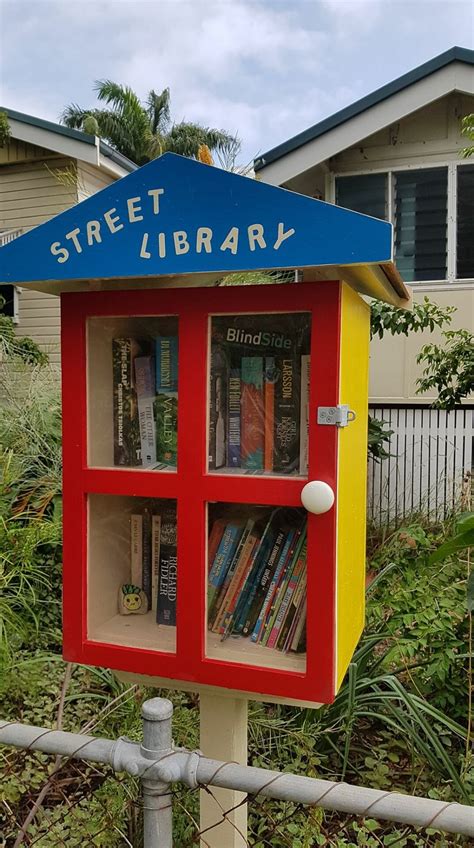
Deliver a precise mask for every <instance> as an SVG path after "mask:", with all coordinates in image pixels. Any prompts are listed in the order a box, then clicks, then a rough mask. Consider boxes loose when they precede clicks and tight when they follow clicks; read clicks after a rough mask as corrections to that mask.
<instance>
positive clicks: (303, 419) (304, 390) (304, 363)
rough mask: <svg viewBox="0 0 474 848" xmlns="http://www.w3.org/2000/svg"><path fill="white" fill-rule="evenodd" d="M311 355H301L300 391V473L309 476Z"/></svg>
mask: <svg viewBox="0 0 474 848" xmlns="http://www.w3.org/2000/svg"><path fill="white" fill-rule="evenodd" d="M310 367H311V357H310V356H309V354H303V356H302V357H301V393H300V474H301V476H302V477H307V476H308V439H309V379H310Z"/></svg>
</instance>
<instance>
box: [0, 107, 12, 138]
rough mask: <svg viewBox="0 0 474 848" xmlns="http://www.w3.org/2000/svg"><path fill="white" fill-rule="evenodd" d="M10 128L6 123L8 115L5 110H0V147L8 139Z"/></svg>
mask: <svg viewBox="0 0 474 848" xmlns="http://www.w3.org/2000/svg"><path fill="white" fill-rule="evenodd" d="M10 137H11V130H10V124H9V123H8V115H7V113H6V112H3V111H2V112H0V147H5V145H6V144H7V142H8V141H9V140H10Z"/></svg>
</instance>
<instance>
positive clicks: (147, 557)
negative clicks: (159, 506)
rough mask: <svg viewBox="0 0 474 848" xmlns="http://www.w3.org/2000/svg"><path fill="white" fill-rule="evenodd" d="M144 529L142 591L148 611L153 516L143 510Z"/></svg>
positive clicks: (148, 511) (149, 607)
mask: <svg viewBox="0 0 474 848" xmlns="http://www.w3.org/2000/svg"><path fill="white" fill-rule="evenodd" d="M142 529H143V532H142V552H143V555H142V589H143V591H144V592H145V595H146V596H147V599H148V609H151V603H152V598H151V515H150V510H149V509H144V510H143V517H142Z"/></svg>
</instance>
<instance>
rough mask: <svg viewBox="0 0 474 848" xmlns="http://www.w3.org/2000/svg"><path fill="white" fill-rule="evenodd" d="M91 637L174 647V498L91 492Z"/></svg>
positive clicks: (161, 648) (139, 645) (166, 648)
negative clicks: (164, 498) (165, 498)
mask: <svg viewBox="0 0 474 848" xmlns="http://www.w3.org/2000/svg"><path fill="white" fill-rule="evenodd" d="M88 505H89V526H88V565H87V572H88V579H87V586H88V598H87V612H88V615H87V621H88V624H87V631H88V638H89V639H93V640H94V641H97V642H107V643H111V644H114V645H131V646H133V647H136V648H149V649H152V650H156V651H168V652H173V653H174V652H175V651H176V596H177V592H176V587H177V545H176V540H177V533H176V501H174V500H163V499H159V498H137V497H126V496H121V495H89V498H88Z"/></svg>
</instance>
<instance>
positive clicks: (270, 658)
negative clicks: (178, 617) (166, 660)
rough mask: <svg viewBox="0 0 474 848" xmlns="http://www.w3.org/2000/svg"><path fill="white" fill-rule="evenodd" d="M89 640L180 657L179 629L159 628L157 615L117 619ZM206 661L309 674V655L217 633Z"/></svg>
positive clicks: (208, 637)
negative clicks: (178, 644)
mask: <svg viewBox="0 0 474 848" xmlns="http://www.w3.org/2000/svg"><path fill="white" fill-rule="evenodd" d="M88 638H89V639H90V640H91V641H93V642H102V643H105V644H111V645H123V646H124V647H128V648H145V649H147V650H152V651H160V652H164V653H171V654H174V653H176V627H168V626H166V625H163V624H157V623H156V619H155V613H154V612H149V613H147V614H146V615H114V616H113V618H110V619H109V620H108V621H105V622H104V623H103V624H101V625H99V626H96V627H91V628H89V632H88ZM206 658H207V659H212V660H220V661H221V662H233V663H242V664H245V665H254V666H259V667H261V668H275V669H280V670H281V671H294V672H297V673H299V674H304V673H305V671H306V654H296V653H295V652H294V651H292V652H290V653H288V654H285V653H283V652H282V651H276V650H274V649H272V648H265V647H263V646H262V645H256V644H255V643H254V642H251V641H250V639H245V638H243V637H237V638H236V637H232V636H229V638H228V639H226V640H225V641H224V642H222V641H221V638H220V636H219V635H217V634H215V633H207V634H206Z"/></svg>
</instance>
